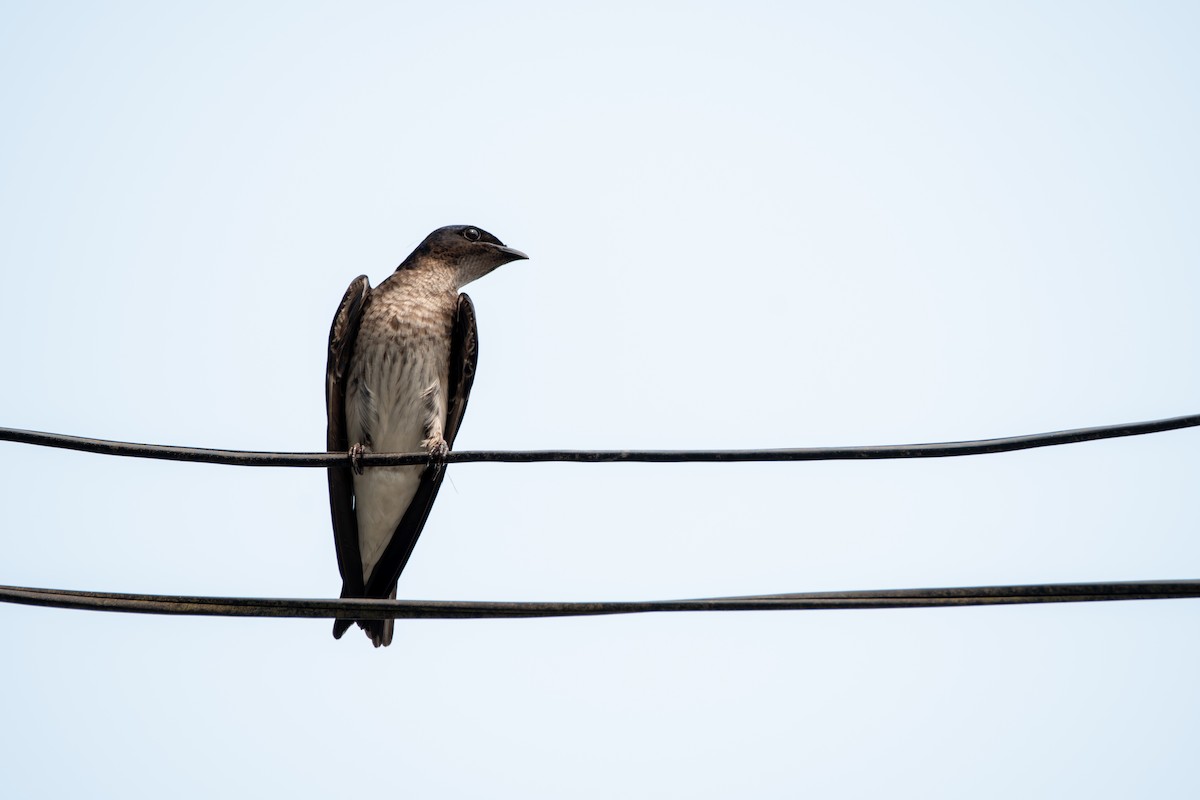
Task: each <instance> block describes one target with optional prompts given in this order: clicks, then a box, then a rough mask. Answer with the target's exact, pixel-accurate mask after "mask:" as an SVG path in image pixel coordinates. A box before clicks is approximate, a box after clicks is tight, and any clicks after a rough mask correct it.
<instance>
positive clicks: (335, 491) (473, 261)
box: [325, 225, 528, 647]
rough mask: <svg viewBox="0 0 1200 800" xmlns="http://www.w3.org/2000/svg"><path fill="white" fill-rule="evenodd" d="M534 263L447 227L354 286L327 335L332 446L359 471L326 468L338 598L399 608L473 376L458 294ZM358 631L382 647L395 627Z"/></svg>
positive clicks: (376, 625)
mask: <svg viewBox="0 0 1200 800" xmlns="http://www.w3.org/2000/svg"><path fill="white" fill-rule="evenodd" d="M522 258H528V256H526V255H525V254H524V253H522V252H521V251H520V250H514V249H513V248H511V247H505V246H504V243H503V242H501V241H500V240H499V239H497V238H496V237H495V236H493V235H492V234H490V233H488V232H487V231H485V230H483V229H482V228H476V227H472V226H470V225H451V226H448V227H445V228H438V229H437V230H436V231H434V232H433V233H431V234H429V235H428V236H427V237H425V241H423V242H421V244H420V245H419V246H418V247H417V249H416V250H414V251H413V252H412V254H411V255H410V256H409V257H408V258H406V259H404V262H403V263H402V264H400V266H399V267H397V268H396V271H395V272H394V273H392V275H390V276H389V277H388V278H387V279H386V280H385V281H384V282H383V283H381V284H379V286H378V287H376V288H375V289H372V288H371V284H370V282H369V281H368V279H367V276H365V275H360V276H359V277H357V278H355V279H354V281H353V282H352V283H351V284H350V288H349V289H347V290H346V294H345V296H344V297H343V298H342V302H341V305H339V306H338V310H337V314H336V315H335V316H334V318H333V326H332V328H331V329H330V331H329V361H328V364H327V366H326V370H325V405H326V410H327V412H328V416H329V427H328V430H327V437H326V444H327V447H328V449H329V450H331V451H348V452H349V453H350V455H351V461H352V466H350V467H333V468H331V469H329V507H330V511H331V513H332V515H333V537H334V541H335V543H336V545H337V558H338V569H339V570H340V571H341V573H342V597H376V598H395V597H396V581H397V580H398V579H399V577H400V573H401V572H402V571H403V570H404V566H405V564H407V563H408V558H409V556H410V555H411V554H412V550H413V546H414V545H416V543H417V537H418V536H420V535H421V529H422V528H423V527H424V526H425V520H426V518H427V517H428V516H429V509H430V508H431V507H432V506H433V500H434V498H435V497H436V496H437V493H438V489H439V488H440V487H441V484H442V478H443V476H444V474H445V468H444V466H443V465H442V464H441V463H440V462H439V460H438V459H439V457H444V456H445V454H446V453H447V452H449V449H450V447H451V446H453V444H454V437H455V436H456V435H457V434H458V428H459V426H460V425H461V424H462V418H463V412H465V411H466V408H467V397H468V395H469V394H470V393H471V382H472V380H473V379H474V377H475V362H476V357H477V355H478V351H477V347H476V344H477V340H476V330H475V309H474V306H472V305H471V298H469V297H467V296H466V295H465V294H459V290H460V289H461V288H462V287H463V286H465V285H467V284H468V283H470V282H471V281H473V280H475V279H476V278H481V277H483V276H484V275H486V274H488V273H489V272H491V271H492V270H494V269H496V267H499V266H501V265H502V264H507V263H508V262H510V261H515V260H517V259H522ZM420 450H424V451H425V452H428V453H429V454H430V455H432V456H433V457H434V463H432V464H430V465H428V466H410V467H373V468H370V469H362V468H361V467H360V466H359V465H358V459H359V458H360V457H361V455H362V454H363V453H372V452H373V453H411V452H417V451H420ZM352 622H357V623H358V625H359V627H361V628H362V629H363V630H364V631H366V633H367V636H369V637H370V639H371V641H372V642H374V643H375V646H376V647H380V646H387V645H389V644H391V642H392V628H393V621H392V620H390V619H389V620H361V619H360V620H342V619H340V620H336V621H335V622H334V624H333V635H334V638H341V636H342V634H343V633H345V632H346V630H347V629H348V628H349V627H350V625H351V623H352Z"/></svg>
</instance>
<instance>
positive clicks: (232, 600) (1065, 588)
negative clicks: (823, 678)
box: [0, 580, 1200, 619]
mask: <svg viewBox="0 0 1200 800" xmlns="http://www.w3.org/2000/svg"><path fill="white" fill-rule="evenodd" d="M1195 597H1200V580H1178V581H1126V582H1121V583H1047V584H1034V585H1023V586H976V587H962V588H942V589H889V590H882V591H855V592H804V593H797V594H774V595H756V596H750V597H711V598H702V599H696V600H650V601H632V602H583V603H553V602H551V603H542V602H537V603H517V602H512V603H509V602H475V601H450V600H305V599H287V598H254V597H192V596H177V595H153V594H117V593H113V592H78V591H67V590H62V589H37V588H31V587H22V586H0V602H5V603H18V604H22V605H32V606H49V607H52V608H75V609H87V610H92V611H122V612H132V613H138V614H174V615H188V616H209V617H301V618H320V619H331V618H339V619H384V618H395V619H483V618H490V619H513V618H528V617H583V616H599V615H606V614H645V613H652V612H663V611H783V610H791V611H798V610H817V609H834V608H839V609H848V608H932V607H944V606H991V605H1022V604H1030V603H1093V602H1100V601H1106V600H1166V599H1180V598H1195Z"/></svg>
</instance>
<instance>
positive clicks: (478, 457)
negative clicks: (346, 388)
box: [0, 414, 1200, 467]
mask: <svg viewBox="0 0 1200 800" xmlns="http://www.w3.org/2000/svg"><path fill="white" fill-rule="evenodd" d="M1196 426H1200V414H1191V415H1188V416H1185V417H1173V418H1171V419H1160V420H1152V421H1149V422H1129V423H1124V424H1120V425H1102V426H1100V427H1095V428H1077V429H1075V430H1069V431H1056V432H1052V433H1035V434H1029V435H1025V436H1009V437H1005V438H1002V439H981V440H978V441H966V442H941V443H932V444H893V445H877V446H858V447H801V448H790V449H769V450H526V451H509V450H463V451H460V452H452V453H450V454H449V455H447V456H446V459H445V461H446V463H448V464H463V463H467V462H479V461H492V462H506V463H530V462H534V461H571V462H579V463H589V464H594V463H600V462H616V461H625V462H628V461H638V462H654V463H664V462H705V463H724V462H735V461H847V460H867V459H888V458H946V457H949V456H971V455H982V454H985V453H1006V452H1011V451H1013V450H1029V449H1032V448H1035V447H1051V446H1054V445H1062V444H1074V443H1076V442H1089V441H1094V440H1096V439H1115V438H1118V437H1122V436H1140V435H1142V434H1147V433H1160V432H1162V431H1172V430H1178V429H1180V428H1192V427H1196ZM0 441H9V442H20V443H23V444H32V445H38V446H41V447H58V448H64V449H67V450H82V451H84V452H88V453H101V454H104V455H110V456H130V457H133V458H159V459H166V460H169V461H192V462H200V463H206V464H232V465H235V466H243V467H334V466H346V465H348V464H349V457H348V456H347V454H345V453H272V452H260V451H245V450H213V449H208V448H196V447H177V446H173V445H150V444H133V443H130V442H114V441H109V440H106V439H86V438H83V437H81V436H66V435H63V434H58V433H42V432H40V431H25V430H19V429H16V428H0ZM427 463H429V456H427V455H425V454H424V453H371V454H367V455H364V456H363V458H362V465H363V466H364V467H383V466H397V465H402V464H427Z"/></svg>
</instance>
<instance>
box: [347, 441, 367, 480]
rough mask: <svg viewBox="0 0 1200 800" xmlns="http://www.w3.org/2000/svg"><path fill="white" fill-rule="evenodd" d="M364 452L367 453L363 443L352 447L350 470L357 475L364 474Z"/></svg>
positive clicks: (356, 443) (357, 443)
mask: <svg viewBox="0 0 1200 800" xmlns="http://www.w3.org/2000/svg"><path fill="white" fill-rule="evenodd" d="M364 452H366V448H364V447H363V446H362V442H355V443H354V444H352V445H350V469H352V470H354V474H355V475H362V474H363V466H362V457H363V453H364Z"/></svg>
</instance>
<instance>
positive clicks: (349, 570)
mask: <svg viewBox="0 0 1200 800" xmlns="http://www.w3.org/2000/svg"><path fill="white" fill-rule="evenodd" d="M370 299H371V282H370V281H369V280H368V279H367V276H366V275H359V276H358V277H357V278H355V279H354V280H353V281H352V282H351V283H350V288H348V289H346V294H345V295H343V297H342V302H341V304H340V305H338V310H337V314H335V315H334V317H333V325H332V327H331V328H330V329H329V353H328V361H327V362H326V366H325V411H326V414H327V416H328V420H329V426H328V428H326V433H325V446H326V448H327V449H328V450H330V451H333V452H341V453H344V452H346V451H347V449H348V448H349V447H350V441H349V434H348V433H347V431H346V376H347V374H348V373H349V372H350V358H351V357H352V356H353V355H354V340H355V339H357V338H358V326H359V323H361V322H362V317H363V309H365V308H366V306H367V302H368V301H369V300H370ZM327 472H328V476H329V512H330V514H331V515H332V516H333V540H334V544H335V545H336V547H337V560H338V570H339V571H340V572H341V573H342V596H343V597H347V596H349V597H354V596H356V595H361V594H362V588H363V579H362V566H361V564H362V559H361V557H360V556H359V552H358V519H357V518H356V517H355V515H354V476H353V475H352V474H351V472H350V467H348V466H346V467H330V468H329V469H328V471H327ZM343 630H344V629H343Z"/></svg>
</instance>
